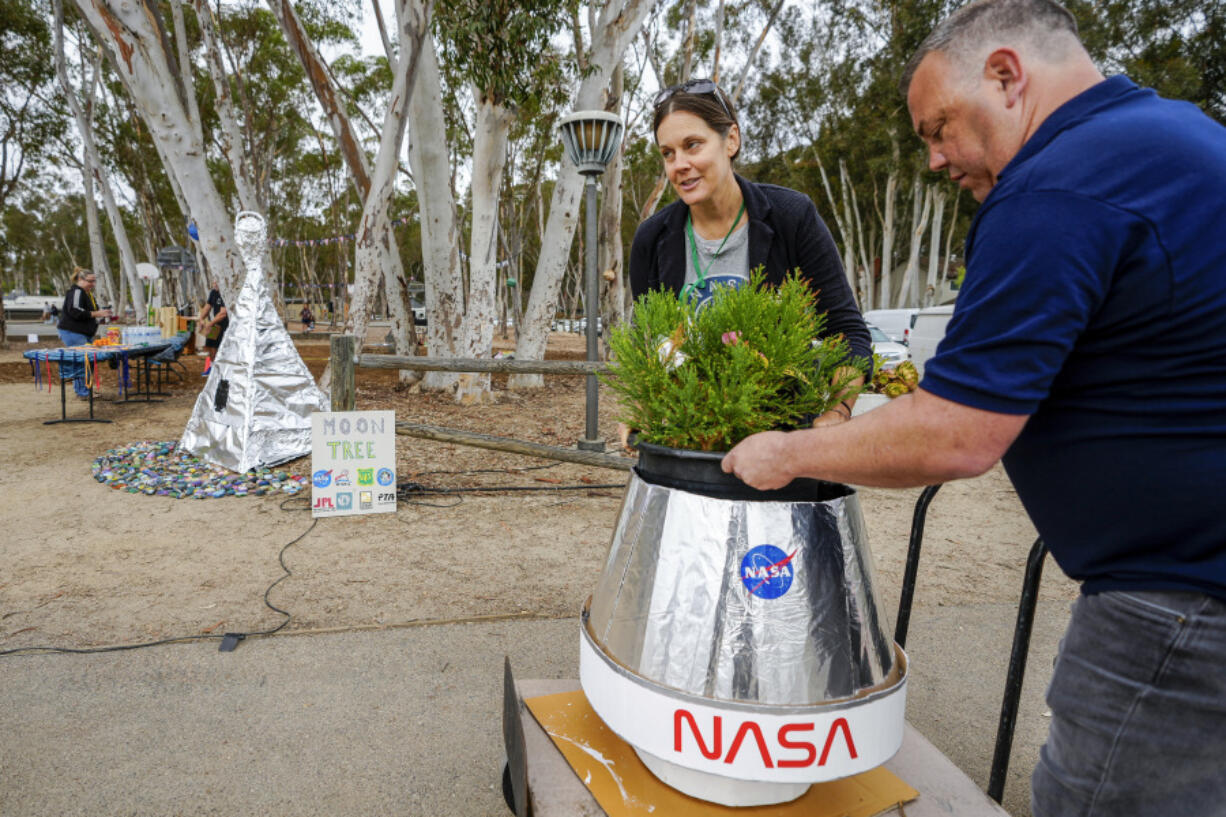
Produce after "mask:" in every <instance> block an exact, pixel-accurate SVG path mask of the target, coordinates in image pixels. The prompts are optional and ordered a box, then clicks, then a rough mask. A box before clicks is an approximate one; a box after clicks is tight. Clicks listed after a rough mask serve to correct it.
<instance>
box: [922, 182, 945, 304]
mask: <svg viewBox="0 0 1226 817" xmlns="http://www.w3.org/2000/svg"><path fill="white" fill-rule="evenodd" d="M934 186H935V185H934ZM944 219H945V188H944V187H937V190H936V193H935V195H934V197H933V205H932V231H931V232H930V233H929V236H928V285H927V286H926V287H924V298H923V301H922V302H921V305H922V306H932V305H933V304H935V303H936V299H937V287H938V286H940V281H939V280H938V279H937V270H939V269H941V268H943V267H944V266H945V265H944V263H942V258H941V223H942V222H943V221H944Z"/></svg>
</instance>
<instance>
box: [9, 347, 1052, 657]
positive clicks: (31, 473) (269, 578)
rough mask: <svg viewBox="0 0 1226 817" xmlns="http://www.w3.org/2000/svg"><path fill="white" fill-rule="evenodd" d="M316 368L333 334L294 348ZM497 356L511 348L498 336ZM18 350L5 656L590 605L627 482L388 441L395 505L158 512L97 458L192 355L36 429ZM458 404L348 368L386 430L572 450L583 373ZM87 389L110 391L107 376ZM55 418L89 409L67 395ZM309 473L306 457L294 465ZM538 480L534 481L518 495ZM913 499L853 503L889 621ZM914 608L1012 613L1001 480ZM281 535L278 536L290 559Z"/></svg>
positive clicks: (989, 489)
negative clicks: (338, 510) (458, 431)
mask: <svg viewBox="0 0 1226 817" xmlns="http://www.w3.org/2000/svg"><path fill="white" fill-rule="evenodd" d="M298 345H299V349H300V352H301V354H302V356H303V358H304V360H305V361H306V362H307V364H308V366H309V367H310V368H311V370H312V372H313V373H315V374H316V375H318V374H319V372H320V371H322V368H323V365H324V363H325V362H326V359H327V355H328V346H327V340H326V337H324V336H320V337H315V338H308V339H304V340H301V341H299V344H298ZM507 345H508V346H509V344H507ZM26 348H29V347H27V346H26V345H25V344H20V343H17V344H13V348H11V349H10V350H8V351H0V405H2V406H3V409H2V410H0V463H3V468H2V469H0V488H2V490H3V493H2V494H0V497H2V500H0V526H2V528H3V531H4V533H3V537H2V541H3V544H2V545H0V552H2V553H3V557H4V558H3V564H4V569H3V571H0V650H5V649H12V648H16V647H23V646H33V645H54V646H61V647H89V646H98V645H115V644H128V643H136V642H141V641H147V640H153V639H160V638H169V637H178V636H188V635H193V634H216V633H222V632H226V631H257V630H265V629H271V628H273V627H276V626H278V625H280V624H281V623H282V622H283V621H284V620H285V619H284V617H283V616H282V615H280V614H278V613H276V612H274V611H273V610H271V609H269V608H268V607H266V606H265V604H264V594H265V590H266V588H268V587H269V585H270V584H271V583H273V582H274V581H275V580H277V579H278V577H280V576H282V570H281V567H280V565H279V564H278V555H279V554H280V553H281V552H282V549H283V548H285V551H284V561H285V564H286V565H287V566H288V568H289V570H290V571H291V572H292V575H291V576H290V577H288V578H287V579H285V580H284V581H282V582H281V583H280V584H278V585H277V586H276V588H275V589H273V590H272V592H271V594H270V596H269V600H270V601H271V603H272V604H274V605H276V606H277V607H279V608H281V609H283V610H286V611H288V612H289V613H290V615H291V618H290V620H289V622H288V624H286V625H285V629H286V630H288V631H299V632H301V631H327V630H336V629H354V628H381V627H394V626H397V625H402V624H407V623H410V622H423V621H448V620H457V619H471V618H474V617H483V616H495V617H505V616H520V615H522V616H532V617H568V616H574V615H576V613H577V611H578V610H579V608H580V606H581V604H582V602H583V600H584V599H585V598H586V597H587V596H588V594H589V593H590V592H591V590H592V587H593V585H594V583H595V580H596V576H597V573H598V571H599V569H600V566H601V563H602V561H603V559H604V556H605V552H606V550H607V547H608V543H609V537H610V535H611V533H612V529H613V525H614V522H615V520H616V517H617V513H618V508H619V505H620V502H621V494H622V486H623V485H624V483H625V478H626V477H625V473H624V472H620V471H612V470H607V469H599V468H589V467H581V466H574V465H568V464H557V463H551V462H549V461H544V460H537V459H532V458H526V457H522V456H519V455H513V454H499V453H496V452H491V451H486V450H481V449H475V448H467V447H463V446H458V445H448V444H441V443H434V442H427V441H422V440H417V439H412V438H408V437H400V438H399V439H398V452H397V463H398V474H397V476H398V478H399V479H400V480H401V481H405V480H410V481H412V482H415V483H418V484H420V485H422V486H427V487H431V488H448V489H453V490H457V491H458V490H459V489H463V492H456V493H451V494H437V493H429V494H426V493H422V494H416V495H414V496H413V497H412V498H411V499H409V500H408V501H402V502H401V503H400V505H399V507H398V510H397V512H396V513H395V514H381V515H372V516H365V517H342V518H332V519H322V520H320V521H318V523H313V522H312V519H311V517H310V513H309V510H308V509H307V501H306V500H305V498H291V499H288V500H287V499H285V498H283V497H276V498H274V497H255V496H248V497H242V498H237V497H227V498H223V499H207V500H195V499H172V498H167V497H154V496H144V495H140V494H127V493H123V492H119V491H114V490H112V489H110V488H108V487H106V486H104V485H102V484H99V483H98V482H96V481H94V479H93V478H92V477H91V475H90V465H91V463H92V462H93V460H94V459H95V458H96V457H98V456H100V455H102V454H103V453H104V452H105V451H107V450H108V449H110V448H119V447H123V446H127V445H129V444H131V443H134V442H137V441H141V440H176V439H178V437H179V435H180V434H181V432H182V430H183V427H184V425H185V424H186V422H187V419H188V417H189V414H190V411H191V407H192V405H193V403H194V401H195V398H196V395H197V393H198V391H199V389H200V388H201V387H202V385H203V382H204V381H203V380H202V379H201V377H200V375H199V371H200V368H201V363H202V360H203V359H202V358H198V357H184V358H183V360H184V362H185V364H186V366H187V367H188V370H189V374H188V376H187V378H186V379H185V380H184V381H183V382H181V383H175V384H172V385H171V387H170V390H171V392H172V396H170V397H168V398H166V399H165V401H164V402H160V403H150V404H140V403H133V404H114V403H111V402H109V401H103V402H100V403H99V404H97V406H96V414H97V416H99V417H102V418H106V419H109V420H111V421H112V422H111V423H109V424H64V425H44V424H43V421H44V420H49V419H52V418H54V417H58V416H59V411H60V404H59V391H58V389H56V390H55V391H54V392H50V393H49V392H48V391H46V390H45V387H44V390H43V391H37V390H36V389H35V387H34V381H33V378H32V377H31V374H30V368H29V365H28V364H27V363H26V362H25V361H23V360H22V359H21V357H20V355H21V351H23V350H24V349H26ZM582 349H583V344H582V338H581V337H579V336H578V335H566V334H557V333H555V337H554V340H553V341H551V345H550V352H549V356H550V357H555V358H579V357H582ZM495 385H496V398H497V399H496V400H495V401H494V402H493V403H491V404H489V405H482V406H476V407H464V408H461V407H459V406H456V405H455V404H454V403H453V402H452V401H451V400H450V398H449V397H447V396H445V395H440V394H421V393H413V392H411V391H407V390H403V389H401V388H399V387H398V386H397V384H396V380H395V373H394V372H391V371H384V370H371V369H359V372H358V398H357V406H358V408H359V409H376V408H379V409H394V410H395V412H396V418H397V419H398V420H408V421H412V422H420V423H429V424H432V425H440V426H450V427H455V428H462V429H468V430H474V431H481V432H484V433H488V434H496V435H501V436H507V437H516V438H520V439H526V440H533V441H539V442H544V443H549V444H554V445H572V444H573V442H574V441H575V440H577V439H578V438H579V437H581V436H582V432H583V425H584V411H583V405H584V391H583V380H582V378H578V377H556V378H550V379H549V380H548V381H547V386H546V388H545V389H542V390H539V391H534V392H526V393H525V392H516V393H513V392H509V391H507V390H506V389H505V387H504V385H503V384H502V383H500V382H499V381H498V379H496V380H495ZM102 388H103V389H104V390H105V391H107V392H109V393H110V394H113V393H114V390H115V384H114V373H113V372H111V371H109V370H105V369H104V370H103V379H102ZM68 411H69V415H70V416H83V415H84V414H85V412H86V407H85V405H84V404H82V403H79V402H76V401H74V400H72V398H71V396H70V398H69V405H68ZM600 429H601V432H602V434H603V436H604V437H605V439H606V440H607V441H608V442H609V443H610V448H612V447H614V446H613V445H612V444H613V443H614V441H615V430H614V429H615V420H614V410H613V406H612V405H611V401H610V400H609V398H608V395H607V394H605V393H604V392H602V400H601V419H600ZM289 467H290V469H291V470H293V471H295V472H296V473H301V474H306V473H308V472H309V463H308V461H307V460H305V459H304V460H299V461H297V462H295V463H291V464H290V466H289ZM514 489H533V490H514ZM918 494H919V491H918V490H905V491H887V490H862V491H861V496H862V500H863V509H864V514H865V518H866V522H867V527H868V531H869V541H870V543H871V546H872V549H873V552H874V556H875V559H876V563H877V569H878V578H879V581H880V584H881V586H882V587H883V588H884V589H883V595H884V596H885V598H884V602H885V604H886V608H887V609H888V610H890V611H891V618H892V611H893V609H894V606H895V605H896V603H897V588H898V586H899V583H900V580H901V574H902V569H903V563H904V560H905V556H906V546H907V537H908V532H909V530H910V525H911V517H912V512H913V508H914V503H915V500H916V498H917V496H918ZM926 530H927V536H926V538H925V552H924V557H923V560H922V562H921V571H920V580H919V586H918V590H917V596H916V604H917V605H956V604H967V603H981V602H1009V603H1016V599H1017V594H1018V589H1019V587H1020V585H1021V574H1022V568H1023V563H1024V561H1025V554H1026V551H1027V549H1028V548H1029V546H1030V544H1031V543H1032V542H1033V541H1034V538H1035V531H1034V529H1033V528H1032V526H1031V525H1030V522H1029V521H1028V519H1027V518H1026V516H1025V514H1024V513H1023V511H1022V509H1021V506H1020V505H1019V503H1018V500H1017V497H1016V495H1015V494H1014V492H1013V489H1012V487H1011V486H1010V485H1009V482H1008V480H1007V479H1006V478H1005V475H1004V473H1003V471H1002V470H1001V469H1000V468H999V467H997V468H995V469H993V470H992V471H991V472H989V473H988V474H986V475H985V476H983V477H980V478H978V479H975V480H968V481H964V482H959V483H953V484H950V485H946V486H945V487H943V488H942V489H941V492H940V493H939V494H938V496H937V498H936V500H935V501H934V503H933V505H932V509H931V512H930V514H929V518H928V524H927V529H926ZM287 543H292V545H291V546H290V547H288V548H286V545H287ZM1042 594H1043V597H1044V598H1047V599H1071V598H1073V597H1074V595H1075V587H1074V585H1073V584H1072V583H1071V582H1069V581H1068V580H1066V579H1064V578H1063V577H1062V576H1061V575H1060V574H1059V572H1058V571H1057V570H1049V571H1047V575H1046V576H1045V579H1044V585H1043V590H1042Z"/></svg>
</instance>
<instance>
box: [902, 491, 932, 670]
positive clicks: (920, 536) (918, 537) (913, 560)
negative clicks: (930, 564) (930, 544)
mask: <svg viewBox="0 0 1226 817" xmlns="http://www.w3.org/2000/svg"><path fill="white" fill-rule="evenodd" d="M939 490H941V483H938V484H936V485H929V486H928V487H927V488H925V489H924V490H923V492H921V493H920V495H919V499H918V500H916V502H915V513H914V514H913V515H912V517H911V543H910V545H908V547H907V566H906V568H905V569H904V570H903V574H902V593H901V594H900V595H899V598H898V617H897V619H896V620H895V623H894V641H896V642H897V643H898V646H900V647H902V648H903V649H906V647H907V628H908V627H909V626H910V624H911V601H912V599H914V598H915V576H916V573H917V572H918V571H919V557H920V546H921V545H922V544H923V543H924V523H925V522H926V521H927V519H928V506H929V505H931V504H932V498H933V497H934V496H936V495H937V491H939Z"/></svg>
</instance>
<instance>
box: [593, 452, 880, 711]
mask: <svg viewBox="0 0 1226 817" xmlns="http://www.w3.org/2000/svg"><path fill="white" fill-rule="evenodd" d="M821 485H822V486H823V488H822V495H821V496H820V497H815V499H816V501H801V502H796V501H786V502H783V501H779V502H776V501H740V500H736V499H727V498H721V497H714V496H705V495H702V494H698V493H693V492H690V491H687V490H680V489H677V488H675V487H668V486H666V485H660V484H653V483H652V482H649V481H647V480H646V479H644V478H643V477H642V476H640V475H639V474H638V473H634V474H632V476H631V478H630V483H629V485H628V487H627V490H626V496H625V500H624V502H623V504H622V509H621V515H620V518H619V519H618V523H617V528H616V530H615V532H614V534H613V540H612V543H611V545H610V548H609V554H608V558H607V560H606V562H605V565H604V569H603V571H602V573H601V575H600V579H599V581H598V583H597V585H596V590H595V592H594V594H593V596H592V600H591V607H590V611H591V612H590V618H589V621H588V626H589V628H590V632H591V634H592V637H593V639H594V640H595V642H596V644H597V645H598V646H599V647H600V648H601V649H603V650H604V651H605V653H606V654H607V655H608V656H609V657H610V658H612V659H614V660H615V661H617V662H618V663H620V664H621V665H622V666H624V667H626V668H627V669H629V670H631V671H632V672H634V673H636V674H638V675H640V676H642V677H643V678H645V679H647V680H649V681H652V682H654V683H657V684H661V685H664V686H666V687H671V688H674V689H678V690H681V691H684V692H688V693H691V694H695V695H701V696H704V697H706V698H711V699H715V700H727V701H742V702H754V703H760V704H772V705H773V704H780V705H789V704H790V705H800V704H804V705H811V704H818V703H823V702H831V701H839V700H844V699H849V698H854V697H857V696H860V695H862V694H864V693H866V692H868V691H870V690H873V689H874V688H881V687H883V686H884V685H888V683H891V682H893V681H896V680H897V678H896V677H892V670H894V664H895V653H894V648H893V644H892V642H891V639H890V638H889V637H888V636H887V635H886V633H887V629H888V628H887V623H886V620H885V616H884V615H883V612H882V609H881V605H880V603H879V601H878V599H877V594H876V588H875V581H874V578H873V567H872V561H871V556H870V554H869V551H868V547H867V544H866V539H865V533H864V524H863V519H862V517H861V513H860V505H859V500H858V498H857V496H856V494H855V492H854V490H852V489H851V488H848V487H846V486H841V485H831V484H828V483H822V484H821Z"/></svg>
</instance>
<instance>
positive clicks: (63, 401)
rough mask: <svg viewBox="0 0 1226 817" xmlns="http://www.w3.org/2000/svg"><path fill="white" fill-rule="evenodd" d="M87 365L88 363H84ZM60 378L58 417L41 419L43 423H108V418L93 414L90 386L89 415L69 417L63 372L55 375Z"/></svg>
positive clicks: (92, 393) (48, 424)
mask: <svg viewBox="0 0 1226 817" xmlns="http://www.w3.org/2000/svg"><path fill="white" fill-rule="evenodd" d="M86 365H88V364H86ZM57 376H58V377H59V379H60V419H58V420H43V425H45V426H53V425H56V424H58V423H109V422H111V421H110V420H104V419H102V418H101V417H95V416H94V390H93V388H92V387H91V388H90V390H89V416H88V417H69V416H68V394H67V393H66V392H65V390H64V384H65V383H66V382H67V381H65V380H64V376H63V374H58V375H57Z"/></svg>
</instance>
